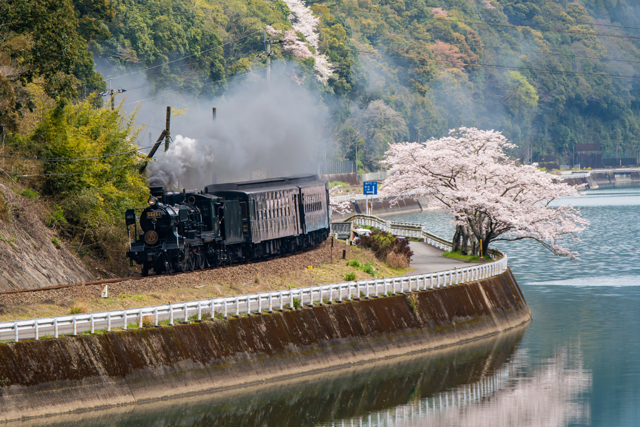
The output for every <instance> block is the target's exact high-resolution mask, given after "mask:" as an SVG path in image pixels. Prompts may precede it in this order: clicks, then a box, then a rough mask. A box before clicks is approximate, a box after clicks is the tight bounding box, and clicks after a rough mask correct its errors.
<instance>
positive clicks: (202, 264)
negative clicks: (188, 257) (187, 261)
mask: <svg viewBox="0 0 640 427" xmlns="http://www.w3.org/2000/svg"><path fill="white" fill-rule="evenodd" d="M204 267H205V259H204V254H203V253H202V251H198V268H199V269H200V270H204Z"/></svg>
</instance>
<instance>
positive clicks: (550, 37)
mask: <svg viewBox="0 0 640 427" xmlns="http://www.w3.org/2000/svg"><path fill="white" fill-rule="evenodd" d="M296 3H297V1H296V0H287V2H285V1H283V0H272V1H270V0H173V1H168V0H149V1H144V2H143V1H136V0H74V1H73V2H72V1H71V0H62V1H59V2H53V1H50V0H32V1H29V2H23V1H18V0H6V1H5V2H3V5H2V6H0V8H2V9H6V10H3V11H0V12H6V14H4V13H3V14H1V15H3V16H4V17H3V18H1V20H2V21H3V22H2V23H1V24H2V27H0V31H2V32H3V33H4V34H5V36H4V38H3V39H2V40H0V43H2V45H0V47H1V49H2V50H1V51H0V55H2V56H1V57H4V59H5V61H4V62H5V68H3V69H2V73H3V74H4V76H2V74H0V85H4V86H6V87H7V89H6V91H9V89H8V88H9V87H10V86H11V84H12V85H13V88H14V92H15V93H14V94H13V96H14V98H15V99H14V100H15V101H16V102H15V103H14V105H13V106H17V110H22V111H24V109H25V108H26V107H32V106H33V102H32V99H30V97H29V95H28V94H27V93H25V91H24V88H23V86H22V83H25V82H28V81H33V79H34V78H36V79H37V78H40V79H42V80H43V81H44V82H45V84H44V88H45V91H46V93H47V94H48V95H49V96H50V97H52V98H54V99H57V98H59V97H61V96H66V97H71V98H73V97H74V96H87V95H88V94H89V93H91V92H92V91H95V90H97V89H104V88H105V83H104V81H102V79H101V78H100V77H101V76H100V75H98V74H96V73H94V72H93V71H92V70H91V64H92V62H91V57H90V55H89V54H88V52H90V53H92V54H93V56H94V58H103V59H106V60H107V61H108V62H109V63H110V64H111V65H113V66H115V67H116V69H118V68H119V69H120V70H121V71H122V72H123V73H124V72H128V71H132V70H136V69H140V68H148V67H153V68H151V69H149V70H147V71H145V72H144V75H145V76H146V78H148V79H149V81H150V82H151V84H152V85H153V88H154V89H155V90H158V91H159V90H163V89H173V90H180V91H181V92H182V93H183V94H190V95H193V96H194V97H196V98H197V97H200V98H202V97H208V96H214V95H220V94H224V92H225V90H226V89H227V88H228V83H229V82H230V81H232V80H233V79H234V77H238V76H243V75H245V74H247V73H250V72H251V71H255V70H258V69H260V68H262V67H264V62H265V59H264V58H261V57H259V56H258V54H259V53H260V52H263V50H264V45H263V43H262V40H263V37H264V36H263V31H264V30H263V29H264V27H265V26H266V25H271V26H272V27H273V28H274V29H275V30H279V31H281V33H282V34H284V33H285V32H286V31H287V30H290V29H291V28H292V25H291V24H292V22H291V20H290V13H291V8H290V7H289V6H291V5H294V4H296ZM288 5H289V6H288ZM306 6H308V7H309V8H310V9H311V10H312V11H313V14H314V15H315V16H316V17H317V18H319V25H318V26H317V27H316V28H312V31H313V30H315V31H319V33H320V34H319V39H318V41H317V42H316V43H315V44H316V46H315V47H314V46H313V43H308V44H307V46H309V49H310V52H311V54H312V55H305V54H302V55H298V54H296V52H295V51H294V49H293V48H291V46H292V45H290V46H289V47H290V48H291V49H288V50H287V49H285V48H284V47H283V46H277V45H276V46H275V47H274V50H275V51H276V55H275V58H274V59H276V61H277V60H278V59H281V60H284V61H287V62H288V63H289V65H290V66H291V64H292V63H296V61H297V63H298V64H299V68H298V71H297V72H296V74H295V75H294V77H295V78H297V81H298V82H299V83H301V84H303V85H307V86H308V87H309V88H310V90H312V91H315V92H317V93H318V94H319V96H321V97H322V98H323V100H324V105H327V106H328V108H329V109H330V110H331V112H332V117H333V119H334V120H333V123H332V128H331V135H328V136H327V139H330V140H332V141H335V144H336V145H335V146H334V147H333V148H334V150H333V156H334V157H335V158H354V156H355V146H356V144H358V147H359V148H361V149H362V151H363V152H364V156H363V157H362V159H363V160H364V165H363V166H364V167H366V168H367V169H375V168H376V165H377V160H378V159H379V158H380V156H381V154H382V153H383V152H384V150H385V148H386V144H388V143H389V142H393V141H399V140H405V139H415V138H416V136H417V134H418V132H419V136H420V138H421V139H426V138H429V137H433V136H436V137H437V136H441V135H443V134H445V133H446V132H447V130H448V129H451V128H454V127H458V126H461V125H466V126H477V127H480V128H493V129H499V130H503V131H504V132H505V134H506V135H507V136H508V137H509V138H511V139H512V140H513V141H514V142H515V143H516V144H517V145H518V147H519V151H518V152H517V153H514V154H516V155H518V156H519V157H521V158H523V159H525V158H527V153H529V148H531V153H532V154H533V158H534V160H536V159H537V158H542V157H544V156H545V155H546V156H549V155H557V156H558V161H559V162H562V163H569V159H570V157H571V152H572V149H573V147H574V146H575V144H576V143H600V144H602V146H603V149H604V150H606V151H615V150H616V149H618V150H620V152H621V153H622V152H627V153H634V152H635V150H636V149H638V148H640V146H639V144H640V142H639V137H638V134H639V130H640V117H639V108H640V98H638V96H639V95H640V75H636V74H637V73H636V70H637V68H638V66H639V65H640V51H639V49H638V48H639V42H640V6H637V5H635V4H634V3H633V2H632V1H630V0H599V1H596V0H586V1H582V2H573V3H570V2H568V1H565V0H531V1H517V0H414V1H407V2H405V1H404V0H395V1H391V0H342V1H332V2H325V3H323V2H312V1H311V2H307V3H306ZM293 18H294V21H295V20H296V19H297V18H296V17H295V16H294V17H293ZM21 20H22V22H20V21H21ZM298 20H299V19H298ZM294 24H295V22H294ZM303 24H304V23H303ZM310 25H311V26H312V27H313V26H314V25H312V24H310ZM299 26H300V22H298V27H297V29H299ZM11 34H13V35H14V36H15V35H18V36H19V37H10V36H9V37H7V35H11ZM307 36H308V34H307ZM294 38H296V35H294ZM297 39H298V40H297V42H298V43H302V44H304V43H307V42H309V40H307V39H306V38H305V35H304V34H303V32H301V31H297ZM87 49H88V51H87ZM57 50H63V51H64V54H63V55H62V57H60V55H53V54H52V52H56V51H57ZM321 54H322V55H324V57H325V58H327V59H328V61H329V63H330V66H331V67H332V69H333V74H332V75H331V76H330V78H329V79H328V81H327V84H326V85H324V84H323V83H322V82H321V81H319V80H318V79H314V78H312V77H311V75H312V74H313V66H314V61H317V60H318V59H317V58H318V56H319V55H321ZM185 56H188V58H187V59H184V60H181V59H180V58H184V57H185ZM1 57H0V58H1ZM10 58H11V59H12V60H13V62H12V61H11V59H10ZM7 66H8V67H7ZM20 67H22V68H23V69H24V70H21V68H20ZM7 70H9V71H7ZM25 70H26V71H25ZM19 71H22V73H20V72H19ZM316 71H317V70H316ZM16 76H17V77H16ZM6 80H9V81H8V82H7V81H6ZM2 81H4V83H2ZM16 82H21V84H16ZM74 88H75V91H76V92H75V93H74V94H72V92H73V90H74ZM7 93H8V94H9V92H7ZM11 107H12V105H11V102H8V101H7V100H4V101H3V106H2V107H1V109H2V111H3V112H2V114H3V115H4V117H5V118H4V119H3V121H5V122H7V123H15V122H16V121H18V118H17V117H19V116H18V115H16V114H15V113H16V111H15V110H14V111H12V108H11ZM630 155H635V154H630Z"/></svg>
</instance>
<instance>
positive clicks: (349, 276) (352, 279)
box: [344, 272, 356, 282]
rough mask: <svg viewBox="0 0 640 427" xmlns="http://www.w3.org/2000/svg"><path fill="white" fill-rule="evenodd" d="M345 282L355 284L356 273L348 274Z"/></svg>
mask: <svg viewBox="0 0 640 427" xmlns="http://www.w3.org/2000/svg"><path fill="white" fill-rule="evenodd" d="M344 280H346V281H347V282H353V281H354V280H356V273H353V272H351V273H347V274H345V275H344Z"/></svg>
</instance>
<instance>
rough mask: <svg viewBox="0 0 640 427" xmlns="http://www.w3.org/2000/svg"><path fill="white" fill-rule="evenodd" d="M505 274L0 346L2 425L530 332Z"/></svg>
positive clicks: (519, 296) (526, 316)
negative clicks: (237, 314)
mask: <svg viewBox="0 0 640 427" xmlns="http://www.w3.org/2000/svg"><path fill="white" fill-rule="evenodd" d="M530 319H531V313H530V311H529V308H528V307H527V305H526V302H525V301H524V298H523V297H522V294H521V292H520V289H519V288H518V285H517V283H516V282H515V279H514V278H513V276H512V275H511V273H510V272H506V273H504V274H502V275H500V276H497V277H493V278H491V279H486V280H482V281H479V282H474V283H471V284H466V285H459V286H453V287H450V288H445V289H438V290H430V291H423V292H414V293H410V294H405V295H398V296H393V297H384V298H378V299H370V300H362V301H354V302H351V303H348V302H345V303H340V304H333V305H324V306H316V307H313V308H304V309H300V310H296V311H285V312H283V313H274V314H268V315H254V316H252V317H242V318H239V319H230V320H228V321H223V320H218V321H215V322H203V323H201V324H190V325H178V326H174V327H161V328H148V329H143V330H130V331H126V332H112V333H105V334H99V335H83V336H79V337H66V338H63V339H58V340H55V339H49V340H40V341H25V342H19V343H9V344H4V345H0V417H2V418H0V419H4V420H12V419H19V418H23V417H38V416H46V415H50V414H55V413H64V412H69V411H78V410H90V409H97V408H103V407H107V406H114V405H125V404H133V403H136V402H145V401H153V400H156V399H161V398H167V397H172V396H180V395H187V394H191V393H201V392H206V391H221V390H228V389H230V388H234V387H241V386H247V385H252V384H260V383H263V382H265V381H275V380H279V379H285V378H290V377H291V376H299V375H306V374H312V373H319V372H322V371H326V370H333V369H340V368H345V367H349V366H352V365H353V364H354V363H364V362H373V361H379V360H383V359H386V358H390V357H396V356H401V355H404V354H409V353H412V352H420V351H425V350H429V349H434V348H440V347H445V346H450V345H454V344H458V343H461V342H465V341H469V340H473V339H477V338H481V337H485V336H489V335H492V334H496V333H498V332H501V331H505V330H509V329H512V328H514V327H516V326H519V325H522V324H524V323H527V322H528V321H529V320H530Z"/></svg>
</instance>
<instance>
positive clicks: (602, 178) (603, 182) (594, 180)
mask: <svg viewBox="0 0 640 427" xmlns="http://www.w3.org/2000/svg"><path fill="white" fill-rule="evenodd" d="M564 182H566V183H567V184H569V185H585V184H586V185H588V188H590V189H596V188H608V187H615V186H616V185H630V184H633V185H638V184H640V172H630V173H616V172H592V173H591V174H590V175H589V176H588V177H586V178H567V179H564Z"/></svg>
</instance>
